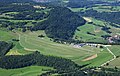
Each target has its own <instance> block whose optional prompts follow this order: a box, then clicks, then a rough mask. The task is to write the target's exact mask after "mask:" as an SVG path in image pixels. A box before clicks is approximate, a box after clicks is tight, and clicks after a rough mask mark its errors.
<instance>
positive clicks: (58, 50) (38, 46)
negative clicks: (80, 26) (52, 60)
mask: <svg viewBox="0 0 120 76" xmlns="http://www.w3.org/2000/svg"><path fill="white" fill-rule="evenodd" d="M41 34H42V35H44V36H45V33H44V31H37V32H26V33H19V36H20V37H19V39H20V44H21V46H23V47H24V49H26V50H28V51H36V50H38V51H40V52H41V53H42V54H45V55H54V56H60V57H65V58H69V59H74V58H76V57H81V56H90V55H93V54H96V53H98V52H100V49H99V48H94V47H93V48H91V47H88V46H86V47H81V48H76V47H74V46H73V45H69V44H67V45H65V44H59V43H55V42H53V41H50V39H49V38H48V37H44V38H39V37H38V35H41Z"/></svg>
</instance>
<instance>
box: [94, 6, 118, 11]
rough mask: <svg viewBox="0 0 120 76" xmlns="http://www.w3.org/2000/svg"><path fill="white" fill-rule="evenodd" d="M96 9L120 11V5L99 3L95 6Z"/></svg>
mask: <svg viewBox="0 0 120 76" xmlns="http://www.w3.org/2000/svg"><path fill="white" fill-rule="evenodd" d="M93 9H94V10H97V11H98V12H118V11H120V6H102V5H98V6H95V7H93Z"/></svg>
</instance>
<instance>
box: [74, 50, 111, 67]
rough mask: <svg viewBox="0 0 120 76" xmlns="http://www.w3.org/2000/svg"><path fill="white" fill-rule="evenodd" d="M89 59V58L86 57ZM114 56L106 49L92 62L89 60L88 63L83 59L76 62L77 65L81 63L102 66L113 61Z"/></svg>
mask: <svg viewBox="0 0 120 76" xmlns="http://www.w3.org/2000/svg"><path fill="white" fill-rule="evenodd" d="M86 58H87V57H86ZM112 58H113V56H112V55H111V54H110V53H109V52H108V50H107V49H106V48H104V49H102V50H101V52H99V53H98V54H97V57H96V58H94V59H92V60H88V61H83V60H81V59H76V60H74V61H75V62H77V63H81V64H83V65H84V64H89V65H88V66H100V65H102V64H103V63H104V62H106V61H108V60H110V59H112Z"/></svg>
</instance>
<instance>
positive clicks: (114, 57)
mask: <svg viewBox="0 0 120 76" xmlns="http://www.w3.org/2000/svg"><path fill="white" fill-rule="evenodd" d="M106 48H107V50H108V52H109V53H110V54H112V55H113V59H111V60H109V61H107V62H105V63H103V64H102V65H101V66H104V65H106V64H107V63H110V62H111V61H113V60H115V59H116V55H115V54H114V53H113V52H112V51H111V50H110V49H109V48H108V47H106Z"/></svg>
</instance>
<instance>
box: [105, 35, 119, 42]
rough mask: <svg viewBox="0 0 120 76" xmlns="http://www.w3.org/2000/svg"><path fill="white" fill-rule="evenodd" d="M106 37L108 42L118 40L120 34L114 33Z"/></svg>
mask: <svg viewBox="0 0 120 76" xmlns="http://www.w3.org/2000/svg"><path fill="white" fill-rule="evenodd" d="M107 39H108V41H109V43H115V42H116V41H118V40H120V35H114V36H111V37H109V38H107Z"/></svg>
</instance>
